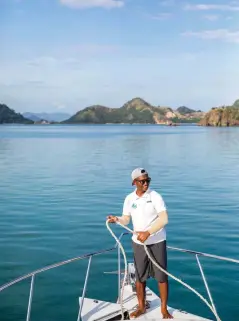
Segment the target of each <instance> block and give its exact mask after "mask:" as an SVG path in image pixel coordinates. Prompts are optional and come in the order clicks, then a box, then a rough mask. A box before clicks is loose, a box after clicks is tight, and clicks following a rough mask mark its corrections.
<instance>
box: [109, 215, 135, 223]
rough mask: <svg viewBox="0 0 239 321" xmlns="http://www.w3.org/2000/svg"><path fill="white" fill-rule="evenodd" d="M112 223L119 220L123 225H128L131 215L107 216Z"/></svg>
mask: <svg viewBox="0 0 239 321" xmlns="http://www.w3.org/2000/svg"><path fill="white" fill-rule="evenodd" d="M107 219H108V220H109V222H110V223H117V222H119V223H120V224H122V225H128V224H129V222H130V216H129V215H122V216H120V217H119V216H113V215H109V216H108V217H107Z"/></svg>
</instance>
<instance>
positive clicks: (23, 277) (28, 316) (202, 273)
mask: <svg viewBox="0 0 239 321" xmlns="http://www.w3.org/2000/svg"><path fill="white" fill-rule="evenodd" d="M128 234H130V233H128V232H125V233H121V234H120V237H119V240H121V239H122V237H123V236H125V235H128ZM167 248H168V249H170V250H174V251H179V252H184V253H188V254H193V255H195V257H196V260H197V263H198V266H199V269H200V272H201V276H202V279H203V281H204V285H205V287H206V290H207V293H208V296H209V299H210V302H211V304H212V307H213V308H214V309H215V311H216V307H215V305H214V302H213V299H212V295H211V292H210V290H209V286H208V283H207V280H206V277H205V274H204V271H203V268H202V265H201V263H200V260H199V256H203V257H208V258H213V259H217V260H222V261H228V262H233V263H237V264H239V260H236V259H231V258H227V257H223V256H217V255H212V254H208V253H203V252H197V251H192V250H187V249H181V248H176V247H172V246H167ZM116 249H117V250H118V251H117V252H118V260H117V261H118V262H117V266H118V271H117V274H118V296H119V297H120V289H121V258H120V247H119V246H118V244H117V243H116V244H115V245H114V246H113V247H111V248H108V249H103V250H100V251H97V252H92V253H88V254H84V255H82V256H78V257H75V258H72V259H69V260H66V261H62V262H59V263H55V264H52V265H48V266H46V267H43V268H41V269H38V270H35V271H33V272H31V273H28V274H26V275H24V276H21V277H19V278H17V279H14V280H12V281H10V282H8V283H6V284H4V285H2V286H1V287H0V292H2V291H3V290H5V289H7V288H9V287H11V286H13V285H14V284H16V283H19V282H21V281H23V280H25V279H28V278H31V284H30V292H29V299H28V307H27V315H26V321H30V317H31V307H32V298H33V292H34V285H35V276H36V275H38V274H40V273H43V272H45V271H48V270H51V269H55V268H57V267H59V266H63V265H66V264H69V263H72V262H75V261H79V260H84V259H88V266H87V270H86V276H85V281H84V287H83V291H82V295H81V302H80V306H79V312H78V317H77V321H80V320H81V313H82V308H83V304H84V298H85V295H86V289H87V284H88V278H89V272H90V268H91V262H92V258H93V257H94V256H99V255H102V254H105V253H108V252H111V251H114V250H116Z"/></svg>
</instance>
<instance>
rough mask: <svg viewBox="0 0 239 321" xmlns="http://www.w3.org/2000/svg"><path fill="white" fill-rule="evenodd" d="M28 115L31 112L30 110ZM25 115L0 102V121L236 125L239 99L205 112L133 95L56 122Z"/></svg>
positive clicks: (24, 122)
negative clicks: (119, 103)
mask: <svg viewBox="0 0 239 321" xmlns="http://www.w3.org/2000/svg"><path fill="white" fill-rule="evenodd" d="M28 114H29V115H30V113H28ZM25 115H27V113H25V114H24V116H25ZM32 115H34V114H32ZM24 116H23V115H21V114H20V113H16V112H15V111H14V110H13V109H10V108H9V107H8V106H6V105H5V104H0V124H14V123H16V124H158V125H168V126H177V125H179V124H180V123H196V124H198V125H199V126H238V125H239V100H237V101H235V103H234V104H233V105H232V106H222V107H217V108H212V109H211V110H210V111H209V112H207V113H206V112H203V111H201V110H194V109H190V108H188V107H185V106H181V107H179V108H177V109H176V110H174V109H172V108H170V107H166V106H153V105H151V104H149V103H148V102H146V101H145V100H143V99H142V98H134V99H132V100H130V101H128V102H126V103H125V104H124V105H123V106H122V107H120V108H110V107H105V106H101V105H93V106H90V107H86V108H84V109H82V110H80V111H78V112H77V113H76V114H74V115H73V116H71V117H69V118H68V119H66V120H64V121H58V122H57V121H49V120H46V119H39V120H36V119H34V118H32V119H29V118H26V116H25V117H24Z"/></svg>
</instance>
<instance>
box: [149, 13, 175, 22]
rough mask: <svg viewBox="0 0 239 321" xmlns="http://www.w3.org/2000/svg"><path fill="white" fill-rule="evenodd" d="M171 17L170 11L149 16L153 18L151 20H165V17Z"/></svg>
mask: <svg viewBox="0 0 239 321" xmlns="http://www.w3.org/2000/svg"><path fill="white" fill-rule="evenodd" d="M171 17H172V14H171V13H167V12H165V13H159V14H157V15H152V16H150V18H151V19H153V20H167V19H169V18H171Z"/></svg>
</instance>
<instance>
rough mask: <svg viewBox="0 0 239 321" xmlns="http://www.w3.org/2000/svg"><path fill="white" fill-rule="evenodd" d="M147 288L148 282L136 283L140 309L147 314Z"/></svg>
mask: <svg viewBox="0 0 239 321" xmlns="http://www.w3.org/2000/svg"><path fill="white" fill-rule="evenodd" d="M145 287H146V282H140V281H136V293H137V298H138V302H139V309H140V310H141V311H144V312H145Z"/></svg>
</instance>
